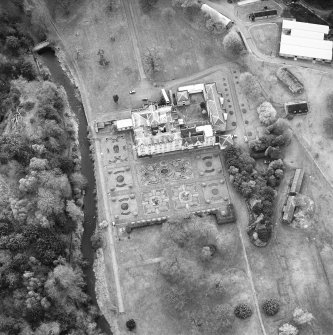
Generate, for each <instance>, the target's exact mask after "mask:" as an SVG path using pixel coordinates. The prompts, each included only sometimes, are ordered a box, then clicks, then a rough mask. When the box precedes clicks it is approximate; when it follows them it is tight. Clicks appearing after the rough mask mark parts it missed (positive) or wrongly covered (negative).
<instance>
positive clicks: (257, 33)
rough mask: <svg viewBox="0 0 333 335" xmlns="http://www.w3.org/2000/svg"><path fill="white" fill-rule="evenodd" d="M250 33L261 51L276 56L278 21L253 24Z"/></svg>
mask: <svg viewBox="0 0 333 335" xmlns="http://www.w3.org/2000/svg"><path fill="white" fill-rule="evenodd" d="M250 33H251V35H252V37H253V39H254V41H255V44H256V46H257V48H258V50H259V51H260V52H261V53H263V54H265V55H269V56H275V55H276V54H277V48H278V40H279V27H278V25H277V24H276V23H267V24H260V25H255V26H252V27H251V28H250Z"/></svg>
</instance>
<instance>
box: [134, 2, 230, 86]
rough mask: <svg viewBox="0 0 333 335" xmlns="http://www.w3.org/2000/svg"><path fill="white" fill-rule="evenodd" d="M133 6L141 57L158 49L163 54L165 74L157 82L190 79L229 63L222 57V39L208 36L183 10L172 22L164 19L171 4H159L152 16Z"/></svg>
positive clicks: (156, 77)
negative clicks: (215, 66) (190, 76)
mask: <svg viewBox="0 0 333 335" xmlns="http://www.w3.org/2000/svg"><path fill="white" fill-rule="evenodd" d="M132 7H133V10H134V14H135V15H134V20H135V25H136V26H137V31H138V34H139V36H138V39H139V41H140V45H139V47H140V49H141V55H144V54H145V53H146V52H147V49H150V48H155V47H157V48H158V51H159V53H160V56H161V59H162V68H163V71H161V72H160V73H157V74H156V75H155V78H154V79H156V80H157V81H167V80H170V79H174V78H180V77H184V76H188V75H190V74H192V73H195V72H198V71H200V70H203V69H204V68H207V67H210V66H213V65H217V64H220V63H223V62H225V61H228V60H227V59H226V57H225V56H224V55H223V47H222V40H223V36H221V35H218V36H217V35H213V34H211V33H209V32H208V31H207V30H206V29H205V28H204V27H203V26H202V22H201V21H200V20H199V19H198V18H196V17H195V18H194V19H193V21H190V20H189V19H188V18H187V17H184V14H183V12H182V11H181V10H176V11H175V15H174V16H173V17H171V19H170V20H169V21H168V20H167V19H166V18H164V17H163V15H162V12H163V9H165V8H167V7H170V4H169V2H168V1H159V2H158V3H157V8H155V9H154V10H153V11H152V12H150V13H149V14H143V13H142V11H141V8H140V5H139V1H137V0H135V1H132Z"/></svg>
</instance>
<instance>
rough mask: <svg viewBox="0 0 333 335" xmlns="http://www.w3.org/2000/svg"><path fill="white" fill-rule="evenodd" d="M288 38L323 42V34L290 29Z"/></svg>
mask: <svg viewBox="0 0 333 335" xmlns="http://www.w3.org/2000/svg"><path fill="white" fill-rule="evenodd" d="M290 36H292V37H302V38H307V39H312V40H321V41H323V40H324V33H321V32H317V31H307V30H301V29H292V30H291V32H290Z"/></svg>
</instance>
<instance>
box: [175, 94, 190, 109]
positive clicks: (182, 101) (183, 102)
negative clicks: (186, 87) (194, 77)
mask: <svg viewBox="0 0 333 335" xmlns="http://www.w3.org/2000/svg"><path fill="white" fill-rule="evenodd" d="M176 96H177V106H188V105H190V103H191V102H190V96H189V93H188V91H177V93H176Z"/></svg>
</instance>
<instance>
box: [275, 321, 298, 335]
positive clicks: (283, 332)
mask: <svg viewBox="0 0 333 335" xmlns="http://www.w3.org/2000/svg"><path fill="white" fill-rule="evenodd" d="M297 334H298V329H297V328H296V327H294V326H293V325H291V324H290V323H284V324H283V325H282V326H281V327H280V328H279V335H297Z"/></svg>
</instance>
